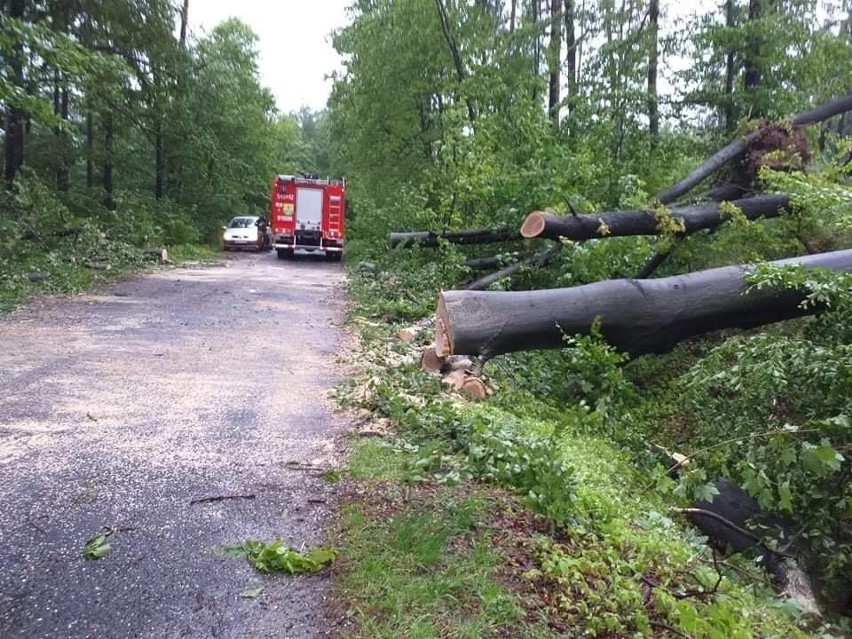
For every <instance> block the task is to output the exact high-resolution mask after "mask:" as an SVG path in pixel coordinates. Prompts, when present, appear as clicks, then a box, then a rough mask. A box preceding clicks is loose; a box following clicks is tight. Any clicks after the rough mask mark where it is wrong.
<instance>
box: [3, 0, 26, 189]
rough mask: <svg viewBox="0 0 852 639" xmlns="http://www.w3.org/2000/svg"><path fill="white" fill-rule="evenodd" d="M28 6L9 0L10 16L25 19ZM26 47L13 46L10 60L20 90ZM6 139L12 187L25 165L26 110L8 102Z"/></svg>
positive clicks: (7, 174) (6, 163) (6, 167)
mask: <svg viewBox="0 0 852 639" xmlns="http://www.w3.org/2000/svg"><path fill="white" fill-rule="evenodd" d="M25 8H26V2H25V0H9V9H8V12H9V13H8V16H9V17H10V18H15V19H18V20H21V19H23V17H24V10H25ZM23 62H24V47H23V45H22V44H21V43H19V42H16V43H15V44H14V45H13V46H12V55H11V56H10V59H9V60H8V65H9V80H10V81H11V83H12V84H14V85H15V87H17V88H18V89H19V90H21V91H23V90H24V68H23ZM5 117H6V121H5V123H4V124H5V127H4V128H5V140H4V165H3V178H4V180H5V182H6V188H7V189H11V188H12V183H13V182H14V181H15V177H17V175H18V173H19V172H20V170H21V167H22V166H23V165H24V135H25V130H26V127H25V123H26V117H27V114H26V112H25V111H24V110H23V109H22V108H20V107H18V106H14V105H12V104H10V103H9V102H8V101H7V102H6V114H5Z"/></svg>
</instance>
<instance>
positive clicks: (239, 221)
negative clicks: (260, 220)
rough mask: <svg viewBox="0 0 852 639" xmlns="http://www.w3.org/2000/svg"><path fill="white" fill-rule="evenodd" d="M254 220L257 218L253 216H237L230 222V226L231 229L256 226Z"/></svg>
mask: <svg viewBox="0 0 852 639" xmlns="http://www.w3.org/2000/svg"><path fill="white" fill-rule="evenodd" d="M254 220H255V218H253V217H235V218H234V219H233V220H231V222H230V223H229V224H228V228H229V229H247V228H250V227H252V226H254Z"/></svg>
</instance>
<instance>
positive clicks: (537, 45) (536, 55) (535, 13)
mask: <svg viewBox="0 0 852 639" xmlns="http://www.w3.org/2000/svg"><path fill="white" fill-rule="evenodd" d="M540 1H541V0H533V1H532V3H531V5H532V6H531V8H532V28H533V38H534V39H533V78H534V79H535V81H534V82H533V93H532V97H533V100H534V101H537V100H538V71H539V64H540V58H541V35H540V34H539V32H538V23H539V11H540V9H541V7H540V6H539V3H540Z"/></svg>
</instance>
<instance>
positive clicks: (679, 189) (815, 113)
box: [657, 93, 852, 204]
mask: <svg viewBox="0 0 852 639" xmlns="http://www.w3.org/2000/svg"><path fill="white" fill-rule="evenodd" d="M850 110H852V93H849V94H847V95H845V96H843V97H841V98H835V99H834V100H831V101H830V102H826V103H825V104H823V105H821V106H818V107H816V108H815V109H811V110H810V111H806V112H804V113H800V114H799V115H796V116H794V117H793V118H792V119H791V120H790V124H791V125H793V126H794V127H801V126H806V125H808V124H814V123H815V122H822V121H823V120H827V119H828V118H830V117H833V116H835V115H839V114H840V113H844V112H846V111H850ZM759 135H760V131H754V132H752V133H749V134H748V135H746V136H744V137H741V138H738V139H736V140H734V141H733V142H731V143H730V144H728V145H727V146H726V147H724V148H722V149H720V150H719V151H717V152H716V153H714V154H713V155H711V156H710V157H709V158H707V160H706V161H705V162H704V164H702V165H701V166H699V167H698V168H697V169H695V170H694V171H693V172H692V173H690V174H689V175H687V176H686V177H685V178H684V179H682V180H681V181H680V182H678V183H677V184H675V185H674V186H672V187H671V188H669V189H668V190H666V191H663V192H662V193H660V194H659V195H658V196H657V199H658V200H659V201H660V202H661V203H662V204H670V203H672V202H674V201H675V200H676V199H677V198H679V197H680V196H682V195H684V194H686V193H688V192H689V191H691V190H692V189H693V188H695V187H696V186H698V185H699V184H700V183H701V182H703V181H704V180H705V179H706V178H707V177H709V176H710V175H712V174H713V173H715V172H716V171H718V170H719V169H720V168H722V167H723V166H724V165H725V164H727V163H728V162H732V161H734V160H737V159H739V158H741V157H742V156H743V155H744V154H745V152H746V151H748V148H749V146H750V145H751V143H752V142H754V140H755V139H757V137H758V136H759Z"/></svg>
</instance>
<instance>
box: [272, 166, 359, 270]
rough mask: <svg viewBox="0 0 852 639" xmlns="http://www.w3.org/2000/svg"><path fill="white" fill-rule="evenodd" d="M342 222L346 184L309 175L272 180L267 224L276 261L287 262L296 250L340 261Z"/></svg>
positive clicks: (288, 176) (333, 179)
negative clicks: (276, 257)
mask: <svg viewBox="0 0 852 639" xmlns="http://www.w3.org/2000/svg"><path fill="white" fill-rule="evenodd" d="M345 221H346V183H345V180H343V179H336V178H328V179H320V178H318V177H317V176H315V175H309V174H302V175H278V176H276V177H275V180H274V181H273V183H272V202H271V204H270V209H269V223H270V226H271V227H272V242H273V245H274V246H275V249H276V250H277V251H278V258H279V259H285V258H288V259H289V258H291V257H293V254H294V253H295V251H296V250H297V249H299V250H305V251H317V252H321V253H323V254H324V255H325V256H326V258H327V259H332V260H337V261H339V260H340V259H341V258H342V256H343V234H344V231H345V228H344V224H345Z"/></svg>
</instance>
